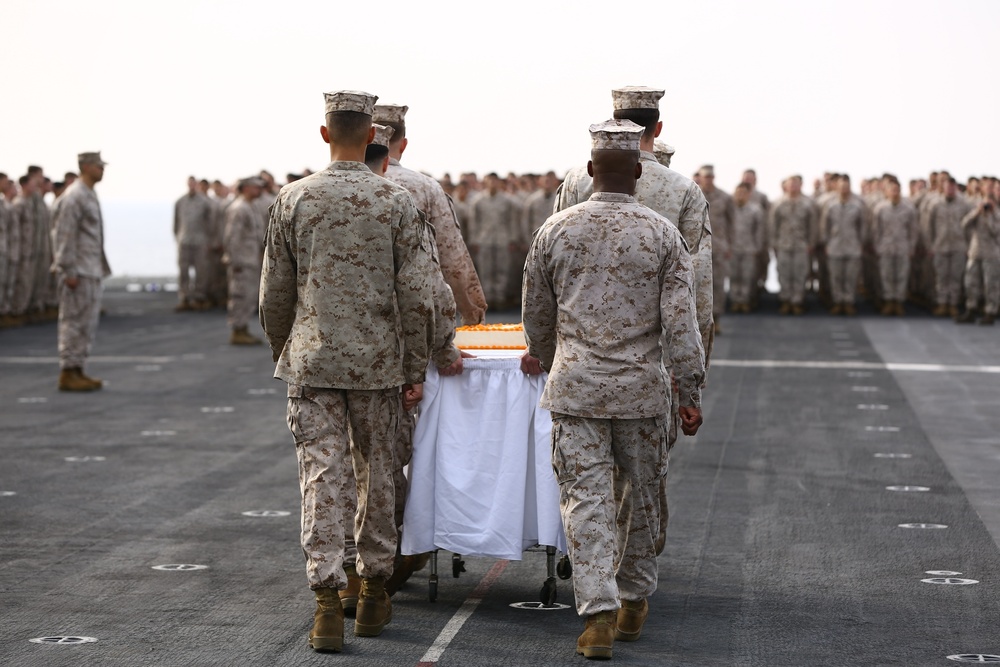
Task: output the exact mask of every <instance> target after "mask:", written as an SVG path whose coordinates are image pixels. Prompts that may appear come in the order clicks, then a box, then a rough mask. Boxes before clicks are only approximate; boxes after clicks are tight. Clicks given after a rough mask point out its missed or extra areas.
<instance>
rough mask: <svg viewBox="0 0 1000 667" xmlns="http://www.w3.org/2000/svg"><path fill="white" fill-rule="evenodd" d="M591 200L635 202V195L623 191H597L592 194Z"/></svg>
mask: <svg viewBox="0 0 1000 667" xmlns="http://www.w3.org/2000/svg"><path fill="white" fill-rule="evenodd" d="M590 201H603V202H616V203H622V204H625V203H632V202H635V197H633V196H632V195H627V194H624V193H621V192H595V193H594V194H592V195H590Z"/></svg>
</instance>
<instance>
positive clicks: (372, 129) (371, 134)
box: [368, 125, 375, 144]
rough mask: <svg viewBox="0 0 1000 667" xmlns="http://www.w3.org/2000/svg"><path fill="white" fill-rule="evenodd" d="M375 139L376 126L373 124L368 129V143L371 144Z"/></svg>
mask: <svg viewBox="0 0 1000 667" xmlns="http://www.w3.org/2000/svg"><path fill="white" fill-rule="evenodd" d="M373 141H375V126H374V125H372V126H371V127H370V128H369V129H368V143H369V144H370V143H371V142H373Z"/></svg>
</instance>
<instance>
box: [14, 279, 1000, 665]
mask: <svg viewBox="0 0 1000 667" xmlns="http://www.w3.org/2000/svg"><path fill="white" fill-rule="evenodd" d="M173 298H174V297H173V295H169V294H165V293H158V294H150V293H128V292H126V291H124V290H121V289H110V290H109V291H108V292H107V293H106V295H105V308H106V310H107V315H106V317H104V318H103V320H102V322H101V327H100V331H99V333H98V340H97V345H96V346H95V349H94V352H93V354H94V356H93V358H92V362H91V364H90V366H89V371H91V372H92V374H94V375H96V376H99V377H102V378H103V379H105V380H106V382H107V386H106V388H105V389H104V390H103V391H101V392H99V393H96V394H82V395H73V394H63V393H59V392H58V391H56V390H55V380H56V375H57V362H56V355H55V348H56V343H55V339H56V336H55V327H54V325H51V324H50V325H40V326H32V327H26V328H22V329H18V330H8V331H0V378H2V382H0V457H2V458H0V493H4V494H5V495H3V496H2V497H0V665H4V666H6V665H14V666H27V665H41V666H46V667H48V666H56V665H185V666H186V665H334V664H346V665H362V666H363V665H372V666H378V667H392V666H396V665H400V666H415V665H418V663H420V662H421V660H422V659H425V658H426V662H427V663H428V664H430V663H433V662H434V661H436V663H437V664H439V665H442V666H448V665H454V666H470V665H472V666H479V665H482V666H493V665H496V666H501V665H502V666H504V667H509V666H517V665H533V666H537V665H583V664H590V661H586V660H584V659H583V658H581V657H578V656H576V655H575V653H574V647H575V640H576V636H577V635H578V634H579V632H580V630H581V627H582V623H581V621H580V620H579V619H578V617H577V616H576V614H575V612H574V611H573V610H572V609H561V610H545V611H538V610H520V609H514V608H512V607H511V606H510V605H511V604H512V603H516V602H521V601H529V602H532V601H536V600H537V599H538V596H539V589H540V587H541V584H542V581H543V579H544V576H545V556H544V554H543V553H534V552H526V553H525V554H524V560H523V561H520V562H510V563H499V564H498V563H497V562H496V561H492V560H488V559H471V558H470V559H467V560H466V567H467V570H468V572H466V573H465V574H463V575H462V576H461V577H460V578H457V579H454V578H452V577H451V575H450V562H449V561H450V556H449V555H448V554H446V553H443V552H442V557H441V558H440V563H441V574H442V578H441V584H440V587H439V593H438V599H437V601H436V602H434V603H431V602H429V601H428V599H427V584H426V572H424V573H420V574H418V575H416V576H415V577H414V578H413V579H411V581H410V583H409V584H408V585H407V586H406V587H405V588H404V589H403V590H402V591H401V592H400V593H399V594H397V595H396V597H395V598H394V599H393V603H394V614H395V617H394V620H393V622H392V624H391V625H390V626H388V628H387V629H386V631H385V633H384V634H383V635H382V637H379V638H369V639H362V638H355V637H354V636H353V634H352V633H351V625H350V622H348V625H347V630H348V633H347V634H348V637H347V644H346V647H345V651H344V653H342V654H339V655H337V654H333V655H331V654H325V655H320V654H315V653H313V652H312V651H311V650H310V649H309V648H308V647H307V646H306V632H307V631H308V628H309V625H310V622H311V615H312V605H313V603H312V599H311V595H310V592H309V590H308V588H307V586H306V580H305V573H304V567H303V560H302V555H301V551H300V550H299V548H298V514H297V512H298V500H299V491H298V484H297V478H296V464H295V456H294V449H293V444H292V440H291V436H290V435H289V433H288V430H287V428H286V426H285V421H284V413H285V399H284V386H283V385H282V384H281V383H279V382H278V381H276V380H273V379H271V374H272V370H273V364H272V363H271V360H270V356H269V354H268V353H267V352H266V351H265V349H264V348H237V347H231V346H229V345H228V344H226V343H227V331H226V327H225V318H224V315H223V314H222V313H220V312H216V313H185V314H174V313H173V312H171V306H172V305H173ZM491 319H492V320H494V321H510V320H514V319H517V314H516V313H506V314H503V313H499V314H494V315H492V316H491ZM723 325H724V327H725V334H724V335H723V336H721V337H720V338H719V340H718V342H717V345H716V352H715V359H716V364H715V366H714V367H713V369H712V371H711V373H710V382H709V387H708V390H707V391H706V393H705V415H706V422H705V426H704V427H703V429H702V431H701V433H700V434H699V435H698V436H697V438H693V439H692V438H683V439H682V440H681V442H680V443H679V444H678V445H677V447H676V448H675V449H674V451H673V453H672V459H671V470H670V484H671V487H670V488H671V508H670V509H671V511H670V530H669V539H668V546H667V549H666V551H665V553H664V554H663V556H662V557H661V561H660V566H661V567H660V572H661V581H660V589H659V591H658V592H657V593H656V595H655V596H654V597H653V598H652V599H651V602H650V606H651V616H650V619H649V621H648V622H647V625H646V629H645V631H644V634H643V637H642V639H641V640H640V641H639V642H636V643H632V644H627V643H618V644H616V645H615V648H614V659H613V663H615V664H624V665H706V666H714V665H754V666H758V665H759V666H765V665H767V666H775V665H790V666H791V665H794V666H804V665H949V664H952V665H953V664H959V663H956V662H953V661H949V660H948V659H947V656H949V655H953V654H1000V546H998V545H1000V489H998V484H1000V400H998V399H1000V373H997V372H984V371H991V370H992V371H997V370H1000V368H995V367H998V366H1000V328H997V329H994V328H987V327H979V326H969V327H958V326H956V325H954V324H953V323H951V322H949V321H946V320H945V321H940V320H932V319H930V318H928V317H926V316H921V315H919V314H916V315H914V316H913V317H909V318H905V319H899V318H894V319H885V318H879V317H875V316H873V315H863V316H862V317H859V318H856V319H847V318H832V317H827V316H824V315H815V314H813V315H807V316H805V317H801V318H779V317H777V316H776V315H774V314H773V312H772V313H766V314H761V315H751V316H727V317H726V318H725V319H724V320H723ZM776 361H780V362H783V363H780V364H779V363H773V362H776ZM787 362H829V363H819V364H817V363H802V364H788V363H787ZM884 363H889V364H890V366H889V367H888V368H886V367H885V365H884ZM896 364H904V366H897V365H896ZM905 364H920V365H921V366H919V367H909V366H905ZM931 364H940V365H941V367H931V366H929V365H931ZM988 366H992V367H994V368H992V369H991V368H985V367H988ZM970 367H971V368H970ZM859 406H865V408H863V409H862V408H859ZM876 454H903V455H909V457H908V458H898V457H897V458H885V457H876ZM67 457H91V459H90V460H84V461H69V460H67ZM93 457H103V459H102V460H95V459H94V458H93ZM890 485H911V486H912V485H919V486H925V487H929V488H930V490H929V491H926V492H893V491H889V490H887V489H886V487H887V486H890ZM11 493H13V494H14V495H11ZM251 510H275V511H284V512H289V514H288V515H286V516H268V517H258V518H255V517H249V516H244V515H243V514H242V513H243V512H245V511H251ZM903 523H935V524H945V525H947V528H945V529H937V530H926V529H905V528H900V527H899V524H903ZM177 563H187V564H201V565H206V566H208V567H207V569H203V570H197V571H178V572H169V571H168V572H164V571H157V570H153V569H152V567H153V566H155V565H160V564H177ZM501 569H502V571H500V570H501ZM491 571H492V572H493V573H494V575H495V574H496V573H497V572H498V571H500V572H499V576H498V577H497V578H496V579H495V580H494V581H492V583H491V584H490V583H489V581H487V582H485V583H483V584H482V585H480V582H481V581H483V580H484V577H486V576H487V574H488V573H489V572H491ZM928 571H952V572H960V573H962V574H961V575H960V576H961V577H963V578H968V579H975V580H978V581H979V582H980V583H978V584H974V585H964V586H961V585H934V584H926V583H922V582H921V579H926V578H929V577H931V576H932V575H929V574H925V573H926V572H928ZM956 576H959V575H956ZM570 583H571V582H568V581H560V582H559V600H560V602H565V603H567V604H570V605H572V597H573V596H572V587H571V585H570ZM477 586H478V587H479V594H481V600H480V595H479V594H476V595H474V594H473V593H474V591H475V590H476V589H477ZM470 596H472V597H471V598H470ZM477 601H478V604H476V602H477ZM463 605H464V606H463ZM460 610H461V611H460ZM456 614H459V616H458V617H456ZM466 614H467V615H468V617H467V619H466V620H465V622H464V624H462V625H461V626H460V627H459V628H458V629H457V632H454V633H453V637H452V638H451V640H450V642H447V643H446V646H445V648H444V650H443V652H441V653H440V654H439V655H437V654H434V653H432V654H429V653H428V650H429V649H430V648H431V646H432V645H433V644H434V643H435V640H437V639H438V637H439V635H441V634H442V631H443V630H446V626H448V628H447V630H446V634H448V635H449V636H451V634H452V633H451V630H453V629H454V628H455V625H457V620H455V619H457V618H464V617H465V615H466ZM450 622H451V625H449V623H450ZM61 635H70V636H86V637H94V638H97V639H98V641H97V642H96V643H91V644H85V645H40V644H34V643H30V642H29V641H28V640H29V639H31V638H38V637H48V636H61ZM438 645H439V646H441V645H445V640H444V639H442V640H440V643H439V644H438Z"/></svg>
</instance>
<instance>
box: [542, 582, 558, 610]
mask: <svg viewBox="0 0 1000 667" xmlns="http://www.w3.org/2000/svg"><path fill="white" fill-rule="evenodd" d="M539 599H540V600H541V603H542V605H543V606H545V607H551V606H552V605H554V604H555V603H556V578H555V577H549V578H548V579H546V580H545V583H544V584H542V592H541V593H540V594H539Z"/></svg>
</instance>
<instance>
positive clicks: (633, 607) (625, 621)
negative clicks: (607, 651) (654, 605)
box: [615, 598, 649, 642]
mask: <svg viewBox="0 0 1000 667" xmlns="http://www.w3.org/2000/svg"><path fill="white" fill-rule="evenodd" d="M647 616H649V603H648V602H646V598H643V599H641V600H622V606H621V609H619V610H618V626H617V630H615V639H618V640H620V641H623V642H634V641H635V640H636V639H638V638H639V635H640V634H641V633H642V624H643V623H645V622H646V617H647Z"/></svg>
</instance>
